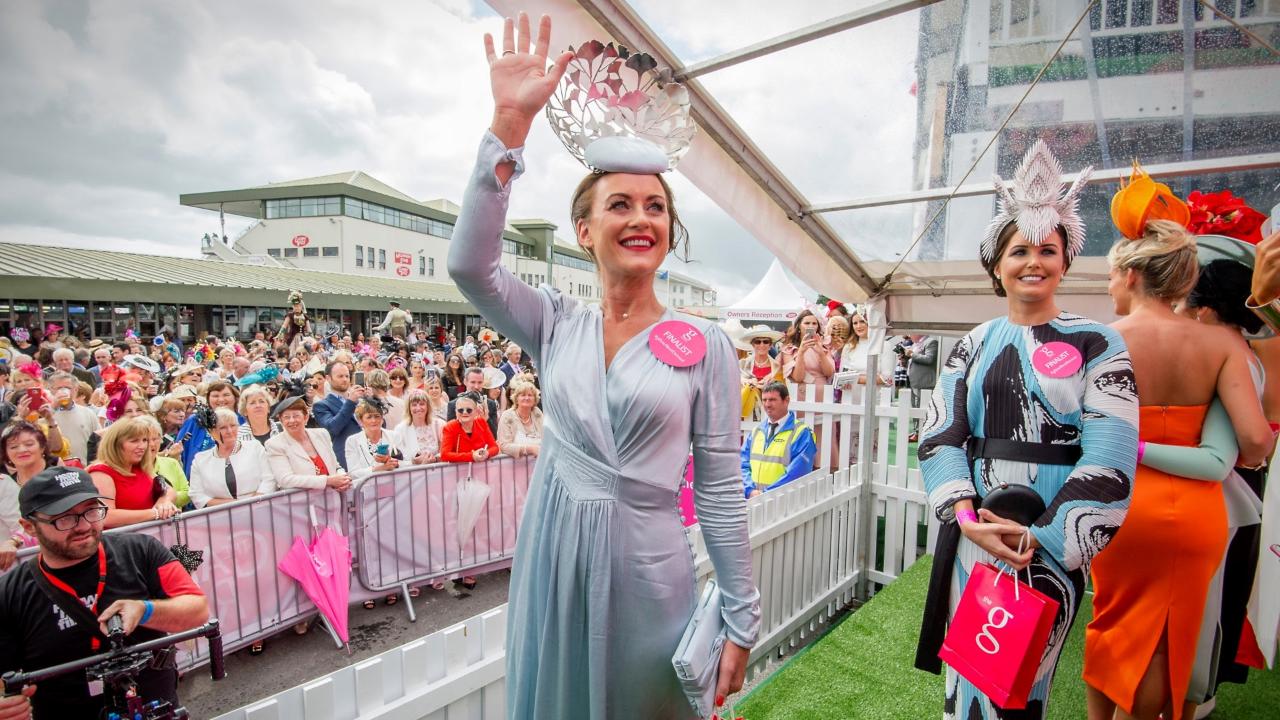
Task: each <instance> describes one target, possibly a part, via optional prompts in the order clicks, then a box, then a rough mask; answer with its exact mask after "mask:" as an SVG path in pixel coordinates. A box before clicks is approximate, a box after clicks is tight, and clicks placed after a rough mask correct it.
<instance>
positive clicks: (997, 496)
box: [981, 483, 1045, 525]
mask: <svg viewBox="0 0 1280 720" xmlns="http://www.w3.org/2000/svg"><path fill="white" fill-rule="evenodd" d="M981 506H982V507H983V508H986V509H987V510H989V511H991V512H993V513H995V514H996V515H999V516H1000V517H1002V518H1006V519H1009V520H1013V521H1014V522H1016V523H1019V524H1020V525H1031V524H1032V523H1034V522H1035V521H1036V520H1038V519H1039V518H1040V516H1041V515H1043V514H1044V511H1045V504H1044V498H1042V497H1040V494H1039V493H1037V492H1036V491H1035V490H1033V489H1031V487H1030V486H1028V485H1010V484H1008V483H1000V485H999V486H998V487H995V488H992V489H991V491H990V492H988V493H987V496H986V497H984V498H982V505H981Z"/></svg>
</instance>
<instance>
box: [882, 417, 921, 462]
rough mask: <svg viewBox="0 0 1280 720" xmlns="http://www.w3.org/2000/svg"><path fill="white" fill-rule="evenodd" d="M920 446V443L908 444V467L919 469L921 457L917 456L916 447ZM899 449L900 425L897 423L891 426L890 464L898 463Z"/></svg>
mask: <svg viewBox="0 0 1280 720" xmlns="http://www.w3.org/2000/svg"><path fill="white" fill-rule="evenodd" d="M919 446H920V444H919V443H911V444H909V445H908V446H907V467H909V468H911V469H912V470H915V469H918V468H919V467H920V461H919V459H917V458H916V449H917V448H918V447H919ZM897 449H898V427H897V425H896V424H895V425H892V426H890V427H889V464H890V465H897V464H898V456H897Z"/></svg>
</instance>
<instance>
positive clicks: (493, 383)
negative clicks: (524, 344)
mask: <svg viewBox="0 0 1280 720" xmlns="http://www.w3.org/2000/svg"><path fill="white" fill-rule="evenodd" d="M506 384H507V374H506V373H504V372H502V371H501V370H499V369H498V368H494V367H487V368H484V389H485V390H494V389H497V388H500V387H502V386H503V385H506Z"/></svg>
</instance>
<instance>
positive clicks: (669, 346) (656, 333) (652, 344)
mask: <svg viewBox="0 0 1280 720" xmlns="http://www.w3.org/2000/svg"><path fill="white" fill-rule="evenodd" d="M649 349H650V350H652V351H653V354H654V356H655V357H657V358H658V359H659V360H661V361H662V362H664V363H666V364H668V365H670V366H672V367H689V366H690V365H694V364H696V363H697V362H698V361H699V360H701V359H702V357H703V356H704V355H706V354H707V339H706V338H705V337H703V335H702V332H701V331H700V330H698V328H696V327H694V326H692V325H690V324H689V323H687V322H685V321H683V320H668V321H666V322H660V323H658V324H657V325H656V326H654V328H653V330H650V331H649Z"/></svg>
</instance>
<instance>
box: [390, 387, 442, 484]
mask: <svg viewBox="0 0 1280 720" xmlns="http://www.w3.org/2000/svg"><path fill="white" fill-rule="evenodd" d="M437 387H438V385H437ZM405 404H406V406H407V407H406V410H405V414H404V420H403V421H402V422H401V423H400V424H399V425H397V426H396V427H395V430H394V434H395V441H396V445H397V446H399V448H400V451H401V452H402V453H404V457H405V460H406V464H410V465H429V464H431V463H434V462H439V461H440V437H441V434H442V433H443V432H444V419H443V418H441V417H440V416H438V415H436V414H435V412H434V408H433V405H432V402H431V398H429V397H428V396H427V393H426V392H424V391H422V390H411V391H410V392H409V395H408V397H407V398H406V399H405Z"/></svg>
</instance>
